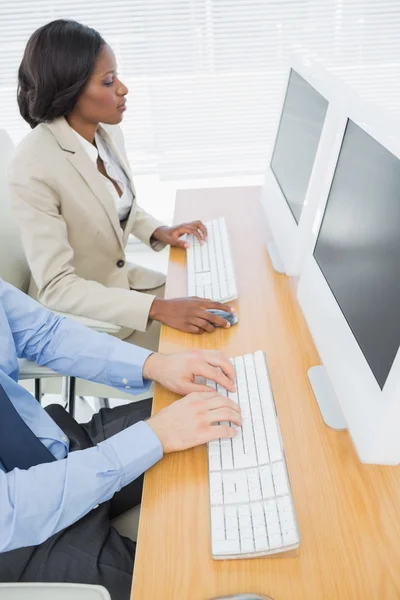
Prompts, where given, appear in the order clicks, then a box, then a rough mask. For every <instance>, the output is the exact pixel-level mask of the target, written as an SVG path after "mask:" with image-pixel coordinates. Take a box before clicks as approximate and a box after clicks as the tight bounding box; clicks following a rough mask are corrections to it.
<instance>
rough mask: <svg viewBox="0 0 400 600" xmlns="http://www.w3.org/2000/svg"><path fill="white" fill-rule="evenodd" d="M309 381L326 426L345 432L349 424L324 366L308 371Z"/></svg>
mask: <svg viewBox="0 0 400 600" xmlns="http://www.w3.org/2000/svg"><path fill="white" fill-rule="evenodd" d="M308 379H309V380H310V383H311V387H312V389H313V392H314V396H315V399H316V401H317V403H318V406H319V410H320V412H321V415H322V418H323V420H324V421H325V424H326V425H328V427H330V428H331V429H335V430H336V431H344V430H345V429H347V424H346V421H345V419H344V416H343V413H342V409H341V408H340V406H339V402H338V400H337V398H336V395H335V392H334V391H333V387H332V385H331V382H330V381H329V378H328V374H327V372H326V369H325V367H324V366H322V365H319V366H317V367H311V369H309V370H308Z"/></svg>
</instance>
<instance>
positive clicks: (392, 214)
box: [314, 120, 400, 388]
mask: <svg viewBox="0 0 400 600" xmlns="http://www.w3.org/2000/svg"><path fill="white" fill-rule="evenodd" d="M314 256H315V259H316V261H317V263H318V265H319V267H320V269H321V271H322V273H323V275H324V277H325V278H326V281H327V283H328V285H329V286H330V288H331V290H332V293H333V294H334V296H335V298H336V300H337V302H338V304H339V306H340V308H341V310H342V312H343V314H344V316H345V318H346V320H347V322H348V324H349V326H350V328H351V330H352V332H353V334H354V336H355V338H356V340H357V342H358V344H359V346H360V348H361V350H362V352H363V354H364V356H365V358H366V359H367V361H368V364H369V366H370V368H371V370H372V372H373V374H374V376H375V378H376V380H377V382H378V384H379V386H380V387H381V388H383V386H384V384H385V381H386V379H387V376H388V374H389V372H390V369H391V367H392V364H393V361H394V359H395V356H396V353H397V350H398V348H399V345H400V161H399V160H398V159H397V158H396V157H395V156H394V155H393V154H392V153H391V152H389V151H388V150H386V148H384V147H383V146H382V145H381V144H379V143H378V142H377V141H375V140H374V139H373V138H372V137H371V136H370V135H369V134H367V133H366V132H365V131H364V130H363V129H361V128H360V127H358V126H357V125H355V123H353V122H352V121H350V120H349V121H348V123H347V128H346V133H345V136H344V138H343V143H342V147H341V151H340V155H339V160H338V163H337V166H336V171H335V176H334V179H333V182H332V186H331V189H330V193H329V198H328V202H327V206H326V210H325V215H324V219H323V222H322V226H321V229H320V233H319V237H318V240H317V244H316V247H315V250H314Z"/></svg>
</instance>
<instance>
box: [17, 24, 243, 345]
mask: <svg viewBox="0 0 400 600" xmlns="http://www.w3.org/2000/svg"><path fill="white" fill-rule="evenodd" d="M18 79H19V86H18V104H19V108H20V112H21V115H22V116H23V118H24V119H25V120H26V121H27V122H28V123H29V125H30V126H31V127H32V129H33V131H32V132H30V133H29V134H28V135H27V136H26V137H25V139H24V140H23V141H22V143H21V144H20V145H19V146H18V148H17V150H16V153H15V155H14V157H13V159H12V161H11V166H10V169H9V184H10V188H11V192H12V197H13V205H14V208H15V212H16V216H17V220H18V222H19V225H20V228H21V231H22V240H23V244H24V247H25V251H26V256H27V259H28V262H29V266H30V269H31V273H32V278H31V284H30V294H31V295H33V296H34V297H36V298H38V299H39V300H40V301H41V302H42V303H43V304H45V305H46V306H47V307H49V308H51V309H53V310H57V311H61V312H66V313H70V314H73V315H77V316H78V315H79V316H83V317H89V318H94V319H99V320H102V321H109V322H111V323H114V324H116V325H119V326H121V327H122V328H123V329H122V333H121V337H123V338H127V337H129V341H132V342H134V343H136V344H139V345H142V346H147V347H149V348H154V347H157V345H158V331H157V330H156V331H153V334H152V339H149V337H148V336H149V333H150V332H148V333H147V334H145V335H143V333H140V332H144V331H146V330H147V329H148V328H149V326H150V324H151V323H152V321H157V322H158V326H159V323H165V324H167V325H169V326H171V327H175V328H176V329H180V330H182V331H188V332H191V333H203V332H204V331H213V330H214V325H220V326H223V327H228V326H229V324H228V323H227V321H225V320H224V319H221V318H220V317H218V316H216V315H213V314H210V313H207V312H206V309H208V308H224V309H225V310H227V307H226V306H225V305H221V304H219V303H218V302H212V301H210V300H204V299H200V298H178V299H171V300H165V299H164V298H163V297H162V296H163V285H164V279H165V278H164V276H163V275H162V274H161V273H157V272H155V271H151V270H149V269H145V268H143V267H140V266H138V265H132V264H129V263H127V262H126V259H125V247H126V244H127V241H128V237H129V234H130V233H133V234H134V235H135V236H136V237H138V238H139V239H140V240H142V241H143V242H145V243H146V244H148V245H150V246H151V247H152V248H153V249H154V250H161V249H162V248H164V247H165V245H166V244H170V245H171V246H177V247H185V246H186V244H185V242H183V241H181V240H180V239H179V238H180V236H181V235H182V234H184V233H192V234H194V235H196V236H197V238H198V239H199V240H200V241H201V243H203V242H204V240H205V239H206V237H207V230H206V228H205V226H204V225H203V223H202V222H201V221H194V222H191V223H184V224H182V225H178V226H174V227H167V226H165V225H163V224H162V223H160V222H158V221H156V220H155V219H153V217H151V216H150V215H148V214H147V213H146V212H145V211H144V210H142V209H141V208H140V207H139V206H138V205H137V202H136V198H135V190H134V186H133V182H132V175H131V171H130V168H129V164H128V160H127V155H126V152H125V147H124V141H123V136H122V132H121V130H120V128H119V126H118V124H119V123H120V122H121V121H122V118H123V115H124V112H125V110H126V108H127V104H126V95H127V93H128V89H127V88H126V86H125V85H124V84H123V83H122V82H121V80H120V79H119V78H118V74H117V66H116V61H115V56H114V54H113V52H112V50H111V48H110V47H109V46H108V45H107V44H106V42H105V41H104V40H103V38H102V37H101V36H100V34H99V33H98V32H97V31H95V30H93V29H91V28H89V27H86V26H84V25H81V24H80V23H76V22H75V21H65V20H57V21H53V22H51V23H48V24H47V25H44V26H43V27H41V28H40V29H38V30H37V31H36V32H35V33H34V34H33V35H32V36H31V38H30V40H29V41H28V44H27V46H26V49H25V53H24V57H23V60H22V63H21V65H20V68H19V73H18ZM228 310H233V309H231V308H230V307H228ZM210 322H211V323H210ZM156 327H157V326H156V324H154V325H153V326H152V328H151V329H155V328H156ZM134 330H136V331H134Z"/></svg>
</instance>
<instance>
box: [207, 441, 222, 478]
mask: <svg viewBox="0 0 400 600" xmlns="http://www.w3.org/2000/svg"><path fill="white" fill-rule="evenodd" d="M208 464H209V468H210V471H220V470H221V448H220V442H219V440H213V441H212V442H209V444H208Z"/></svg>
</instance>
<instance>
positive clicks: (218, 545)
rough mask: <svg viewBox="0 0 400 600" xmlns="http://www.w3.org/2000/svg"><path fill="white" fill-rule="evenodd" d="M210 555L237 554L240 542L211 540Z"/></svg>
mask: <svg viewBox="0 0 400 600" xmlns="http://www.w3.org/2000/svg"><path fill="white" fill-rule="evenodd" d="M211 547H212V553H213V554H214V555H215V556H226V555H228V556H229V555H230V554H239V552H240V542H239V540H226V541H223V542H221V541H215V540H214V539H212V546H211Z"/></svg>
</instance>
